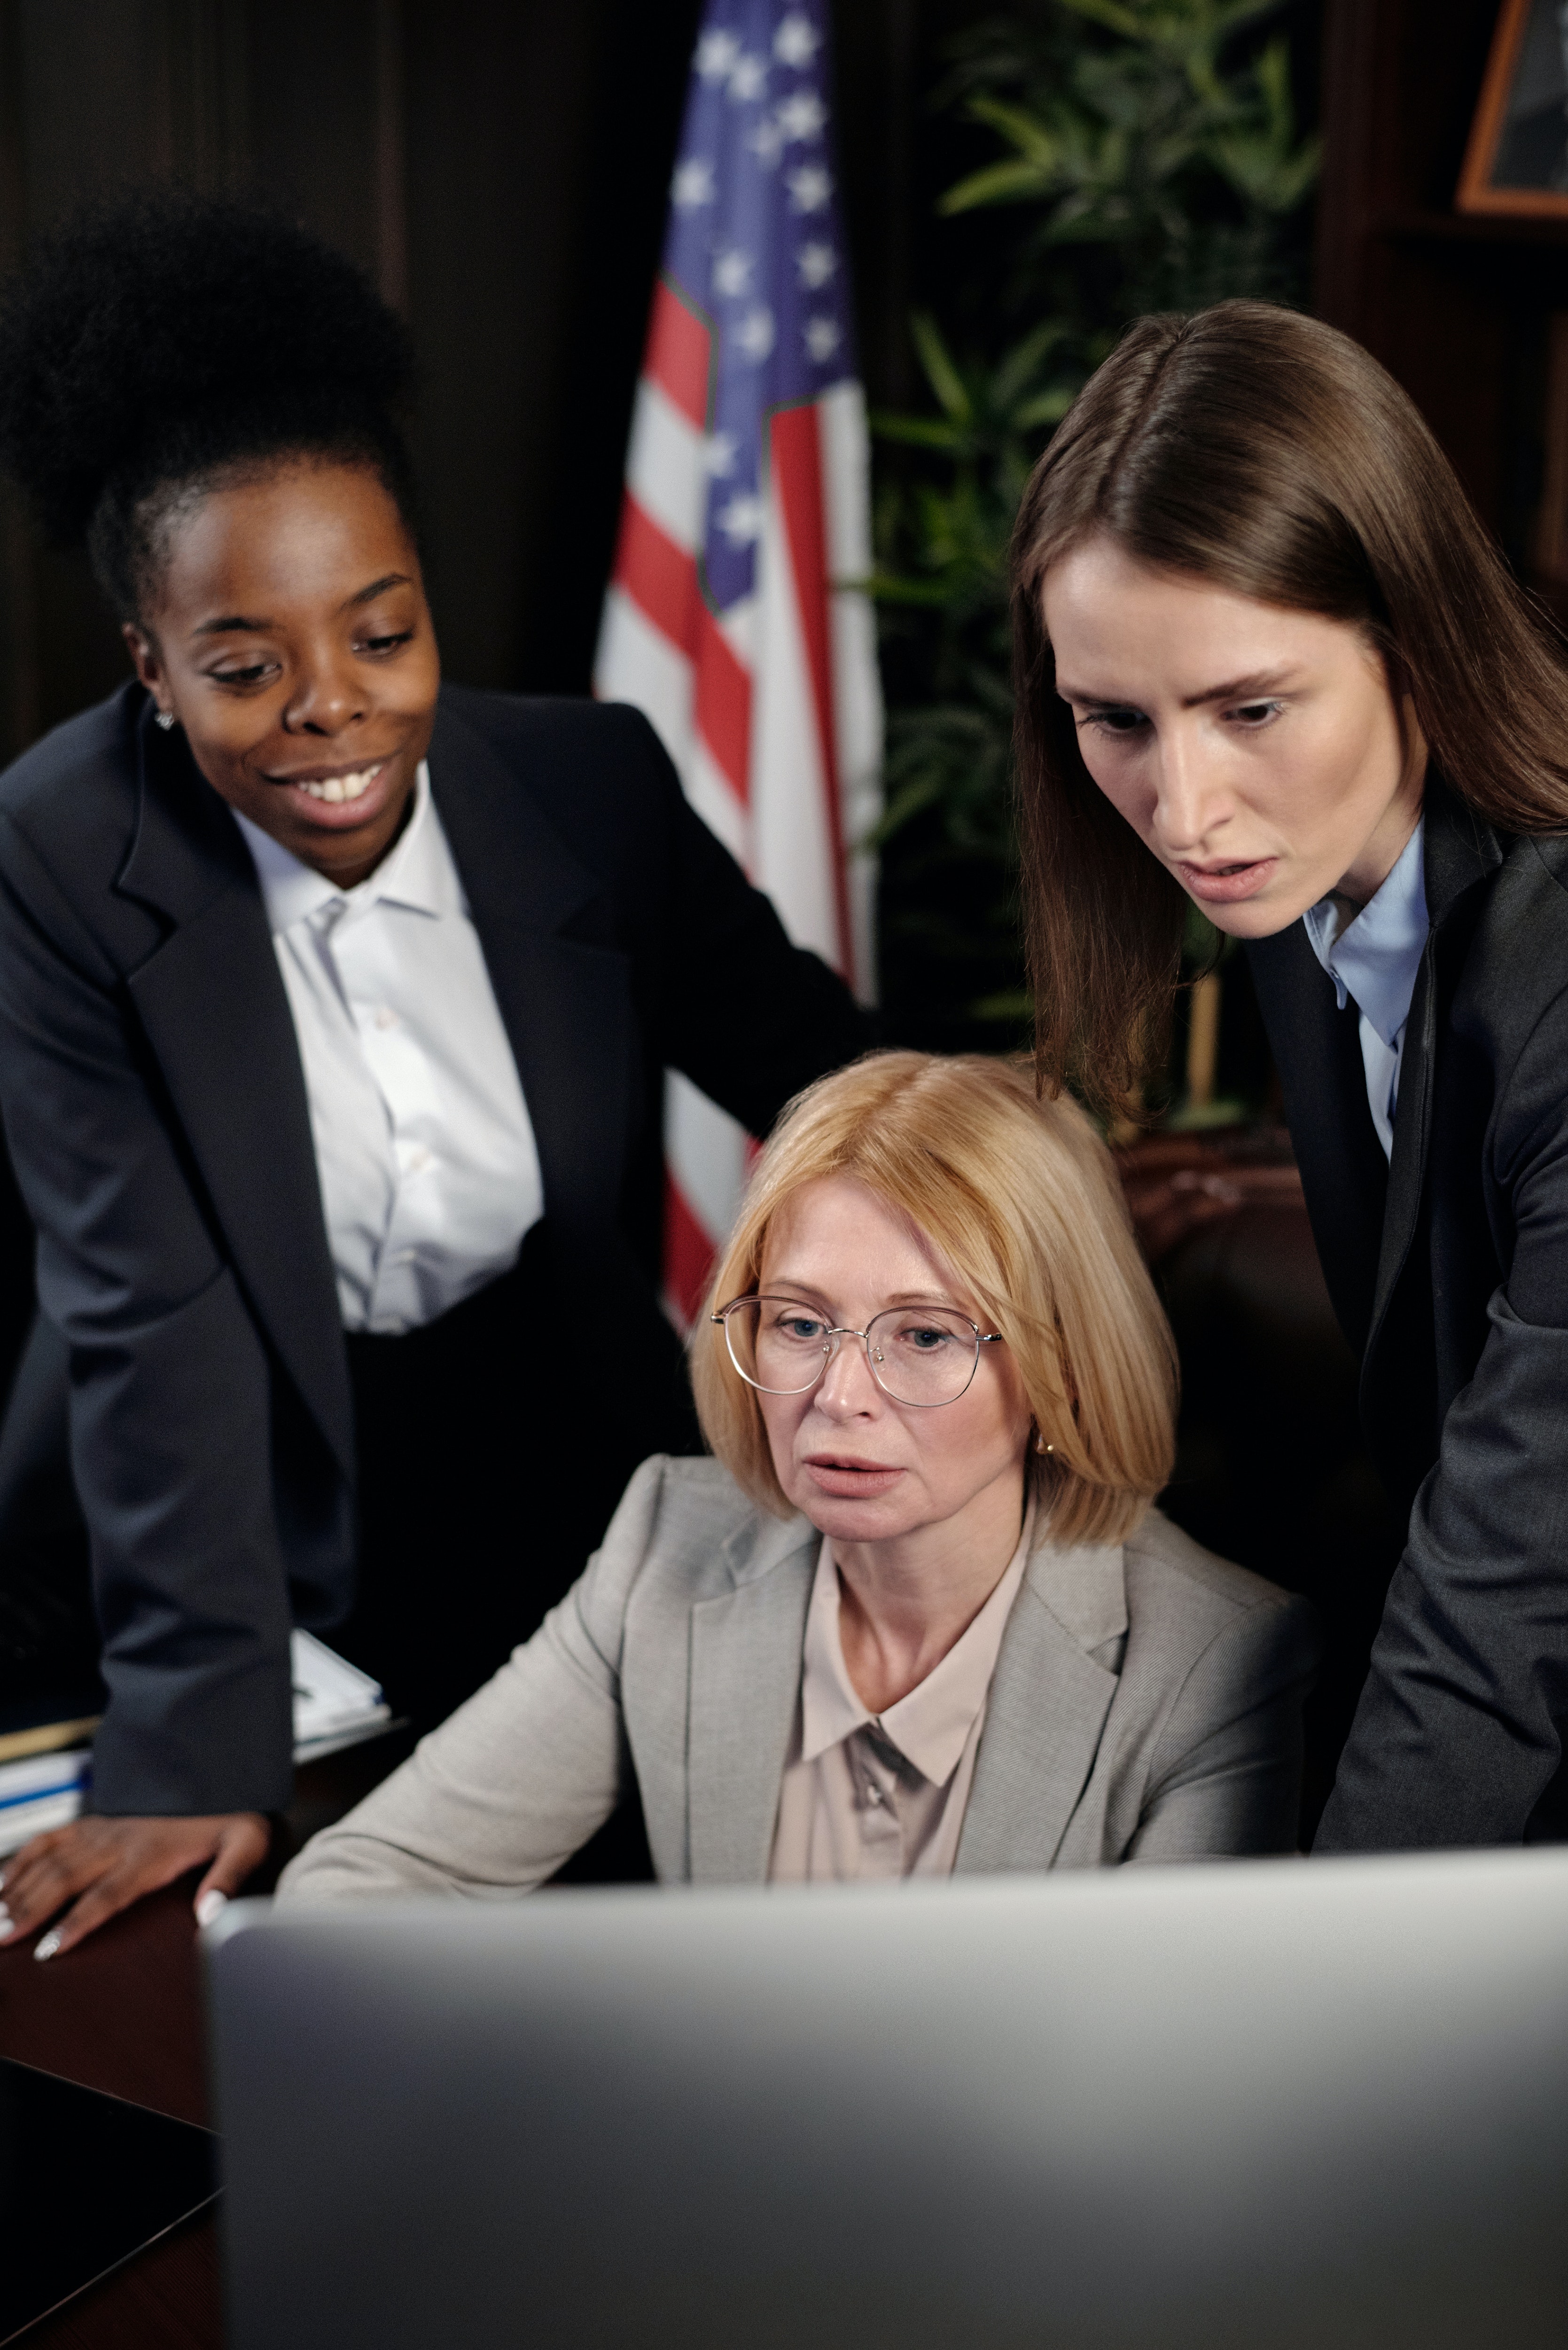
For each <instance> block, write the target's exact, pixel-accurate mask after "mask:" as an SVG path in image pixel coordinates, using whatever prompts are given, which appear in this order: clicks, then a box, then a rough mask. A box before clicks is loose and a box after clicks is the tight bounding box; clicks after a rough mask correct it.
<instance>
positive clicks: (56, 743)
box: [0, 686, 869, 1813]
mask: <svg viewBox="0 0 1568 2350" xmlns="http://www.w3.org/2000/svg"><path fill="white" fill-rule="evenodd" d="M430 760H431V786H432V790H433V793H434V795H435V799H436V803H437V806H439V808H440V811H441V822H442V824H443V826H444V827H445V829H446V833H447V837H448V838H449V840H450V842H451V844H452V853H453V855H454V857H455V858H456V860H457V864H458V867H459V869H460V871H461V873H462V880H463V886H464V889H465V890H466V892H467V895H468V899H469V902H470V906H471V909H472V917H473V921H474V924H475V927H476V929H477V930H478V932H479V935H480V940H481V942H482V944H483V950H484V956H485V962H486V964H487V966H488V968H489V972H490V977H491V982H492V984H493V987H494V990H495V994H496V999H497V1002H498V1003H499V1005H500V1009H501V1014H502V1018H503V1020H504V1024H505V1027H506V1032H507V1035H508V1037H509V1039H510V1041H511V1045H512V1050H513V1053H514V1056H515V1058H516V1062H517V1067H518V1071H519V1074H520V1076H521V1077H522V1081H523V1088H524V1095H525V1097H526V1099H527V1103H528V1109H529V1115H530V1118H531V1119H532V1121H533V1126H534V1131H535V1139H536V1140H537V1144H538V1150H539V1158H540V1163H541V1167H542V1170H543V1175H544V1189H545V1222H544V1226H543V1227H542V1230H543V1231H544V1232H545V1233H546V1234H548V1235H549V1237H550V1242H551V1245H552V1248H553V1251H554V1254H555V1258H556V1264H557V1267H558V1270H559V1276H560V1277H559V1282H558V1287H559V1289H560V1291H561V1292H562V1294H563V1295H567V1296H574V1295H575V1296H577V1297H585V1296H594V1297H597V1296H602V1295H608V1294H612V1293H619V1294H620V1295H623V1296H626V1297H628V1298H629V1299H630V1300H631V1301H632V1308H631V1311H630V1312H629V1314H628V1336H627V1338H626V1341H625V1344H626V1347H627V1350H628V1352H627V1357H626V1371H625V1378H624V1380H623V1383H622V1387H621V1390H620V1394H619V1395H618V1396H617V1397H614V1398H611V1397H610V1396H608V1395H607V1394H606V1397H605V1419H606V1423H607V1440H608V1441H609V1442H610V1444H611V1447H612V1449H614V1448H616V1447H617V1446H618V1448H619V1450H621V1451H624V1452H625V1453H626V1455H627V1456H628V1457H627V1458H626V1459H625V1461H624V1464H622V1463H620V1462H617V1463H616V1464H615V1466H616V1467H617V1468H618V1470H619V1472H620V1473H621V1474H623V1475H625V1474H629V1472H630V1470H631V1468H632V1467H633V1466H634V1465H635V1462H636V1460H637V1459H638V1458H639V1457H641V1455H642V1454H643V1453H645V1452H646V1451H649V1449H651V1448H655V1447H657V1446H658V1445H659V1444H660V1443H661V1442H663V1441H665V1440H666V1439H667V1438H668V1437H670V1436H671V1435H675V1436H679V1435H680V1434H682V1433H685V1432H686V1431H688V1430H689V1429H690V1419H689V1417H688V1415H689V1411H690V1406H689V1402H688V1401H687V1400H686V1398H685V1389H684V1374H683V1367H682V1365H681V1360H680V1348H679V1347H678V1345H677V1342H676V1340H675V1338H674V1336H673V1334H672V1332H671V1331H670V1328H669V1326H668V1324H667V1323H666V1321H665V1319H664V1316H663V1315H662V1314H661V1313H660V1311H659V1305H658V1300H657V1282H658V1255H659V1221H660V1188H661V1172H660V1170H661V1149H660V1133H659V1128H660V1100H661V1071H662V1069H663V1067H664V1066H666V1065H670V1066H674V1067H677V1068H680V1069H682V1070H684V1071H685V1072H686V1074H687V1075H688V1076H691V1078H692V1079H693V1081H694V1082H695V1083H696V1084H697V1085H699V1086H700V1087H701V1088H702V1089H703V1091H704V1092H706V1093H708V1094H709V1095H711V1097H712V1098H713V1099H714V1100H716V1101H718V1102H719V1103H720V1104H722V1106H723V1107H725V1108H727V1109H729V1110H730V1111H732V1113H733V1114H734V1115H735V1116H736V1117H737V1118H741V1119H742V1121H743V1122H744V1123H745V1124H746V1126H747V1127H749V1128H751V1130H752V1131H753V1133H757V1134H763V1133H765V1132H766V1131H767V1129H768V1128H769V1126H770V1125H771V1124H772V1122H773V1120H774V1118H775V1116H776V1115H777V1113H778V1111H779V1109H780V1108H781V1107H782V1106H783V1104H784V1102H785V1101H786V1100H787V1099H788V1098H789V1097H790V1095H791V1094H793V1093H794V1091H795V1090H796V1089H797V1088H798V1087H801V1086H803V1085H805V1084H806V1083H807V1082H808V1081H809V1080H810V1079H812V1078H813V1077H815V1076H819V1075H821V1074H822V1073H823V1072H824V1071H825V1070H826V1069H829V1068H832V1067H835V1066H837V1065H839V1064H840V1063H842V1062H843V1061H845V1060H847V1059H849V1058H852V1057H853V1056H854V1055H856V1054H857V1052H859V1051H861V1050H862V1049H863V1048H864V1046H865V1045H866V1044H867V1042H868V1041H869V1037H868V1031H867V1023H866V1020H865V1017H864V1015H863V1014H861V1013H860V1012H859V1011H858V1010H857V1007H856V1006H855V1004H854V1003H853V1001H852V1000H851V998H850V996H849V994H848V993H847V991H846V989H845V988H844V986H843V985H842V983H840V982H839V981H838V980H837V979H836V977H835V976H834V975H833V974H832V973H831V972H829V971H828V970H827V969H826V966H825V965H824V964H822V963H821V962H818V961H817V959H816V958H815V956H812V955H809V954H805V953H803V952H800V951H797V950H796V949H794V947H792V946H791V945H790V943H789V941H788V940H787V939H786V937H785V935H784V931H783V929H782V928H781V926H780V924H779V921H778V920H777V917H776V916H775V915H774V911H773V909H772V908H771V906H770V905H769V904H768V902H767V900H766V899H764V898H763V897H762V896H761V895H760V894H759V893H758V892H757V891H756V890H754V889H752V888H751V887H750V886H749V885H748V883H747V882H746V880H745V879H744V877H743V875H742V873H741V871H740V869H739V868H738V867H737V866H736V865H735V863H734V862H733V860H732V858H730V856H729V855H728V854H727V852H726V851H725V850H724V849H723V848H722V847H720V845H719V843H718V842H717V841H716V840H715V839H714V838H713V837H712V835H711V833H709V832H708V831H707V830H706V828H705V827H703V826H702V824H701V822H700V821H699V819H698V818H697V817H696V816H694V815H693V814H692V812H691V809H690V807H689V806H688V805H687V803H686V801H685V799H684V798H683V796H682V795H681V792H680V785H679V783H678V781H677V778H676V775H675V773H674V770H673V768H672V767H671V766H670V762H669V760H668V759H667V758H666V756H665V754H664V752H663V750H662V749H661V747H660V746H659V742H658V739H657V737H656V736H655V734H654V733H653V731H652V729H651V728H650V727H649V724H648V723H647V721H646V720H645V719H644V718H643V717H641V716H640V714H639V713H638V712H634V711H632V710H629V709H625V708H619V707H602V706H597V705H595V704H593V703H590V702H551V701H523V700H514V699H512V698H510V697H506V696H503V695H499V694H488V693H475V692H470V691H462V690H460V689H457V688H453V687H446V688H444V689H443V690H442V692H441V705H440V712H439V715H438V717H437V721H436V728H435V735H434V739H433V742H432V743H431V754H430ZM0 1110H3V1114H4V1118H5V1133H6V1137H7V1139H8V1141H9V1144H10V1149H11V1153H12V1157H13V1160H14V1163H15V1166H16V1175H17V1180H18V1181H19V1183H20V1186H21V1189H22V1192H23V1196H24V1198H25V1199H26V1204H27V1207H28V1210H29V1211H30V1213H31V1215H32V1217H33V1219H34V1222H35V1223H36V1228H37V1235H38V1249H37V1279H38V1299H39V1323H38V1326H37V1328H36V1333H35V1337H34V1340H33V1342H32V1343H31V1345H30V1347H29V1357H28V1359H27V1360H25V1362H24V1365H23V1368H22V1372H21V1374H20V1375H19V1378H18V1381H17V1388H16V1398H15V1401H14V1405H13V1415H12V1416H13V1419H23V1420H25V1421H26V1423H27V1425H28V1426H29V1427H33V1426H35V1425H36V1427H37V1428H39V1429H40V1430H42V1429H44V1428H46V1426H47V1421H48V1418H49V1413H48V1409H47V1388H48V1385H49V1378H50V1373H51V1366H53V1365H57V1366H58V1367H59V1371H60V1374H61V1376H62V1377H63V1376H64V1374H65V1372H66V1370H67V1367H68V1379H69V1429H70V1458H71V1465H72V1471H73V1473H74V1478H75V1483H76V1488H77V1492H78V1497H79V1500H80V1503H81V1507H82V1511H83V1513H84V1515H85V1517H86V1520H87V1523H88V1532H89V1535H90V1539H91V1550H92V1561H93V1576H94V1588H95V1596H96V1601H97V1606H98V1611H99V1624H100V1628H101V1632H102V1638H103V1672H104V1678H105V1680H106V1682H107V1685H108V1688H109V1707H108V1711H107V1714H106V1718H105V1721H104V1723H103V1727H102V1729H101V1731H99V1737H98V1741H97V1744H96V1748H95V1754H94V1771H95V1783H96V1801H97V1803H98V1805H99V1808H100V1809H103V1810H106V1811H110V1812H143V1811H145V1812H154V1813H158V1812H167V1813H179V1812H188V1813H206V1812H219V1811H229V1810H237V1809H252V1808H254V1809H259V1810H266V1809H270V1808H275V1807H277V1806H279V1805H281V1804H284V1803H286V1801H287V1799H288V1794H289V1788H290V1692H289V1672H288V1635H289V1629H290V1625H291V1621H299V1622H303V1623H306V1624H313V1625H317V1626H329V1625H330V1624H331V1623H333V1622H334V1621H336V1620H338V1619H339V1618H341V1617H342V1616H343V1615H344V1614H345V1613H346V1612H347V1611H348V1607H349V1604H350V1601H351V1598H352V1596H353V1576H354V1548H355V1542H354V1473H355V1471H354V1430H353V1416H352V1407H351V1398H350V1392H349V1386H348V1370H347V1359H346V1349H345V1346H344V1340H343V1333H342V1329H341V1326H340V1323H339V1318H338V1308H337V1293H336V1286H335V1282H334V1277H333V1269H332V1263H331V1259H330V1255H329V1252H328V1245H327V1233H326V1229H325V1225H324V1222H323V1217H322V1210H321V1195H320V1190H319V1186H318V1183H317V1171H316V1162H315V1155H314V1150H313V1147H312V1141H311V1132H310V1119H309V1113H308V1109H307V1106H306V1092H305V1084H304V1078H303V1076H302V1073H301V1068H300V1063H299V1055H298V1052H297V1049H296V1042H295V1035H294V1027H293V1023H292V1020H291V1018H290V1015H289V1010H288V1003H287V999H286V995H285V993H284V988H283V983H282V980H281V978H280V976H279V973H278V970H277V965H276V962H275V958H274V953H273V947H272V941H271V939H270V936H269V933H268V930H267V924H266V919H265V912H264V909H263V903H262V899H261V894H260V890H259V889H258V886H257V883H256V879H255V875H254V868H253V866H252V863H251V859H250V856H249V853H248V851H247V850H246V848H245V846H244V840H243V838H242V837H241V834H240V831H239V827H238V826H237V825H236V824H235V823H234V818H233V816H232V815H231V814H230V812H229V810H228V808H227V807H226V806H225V805H224V804H223V801H222V800H221V799H220V798H219V797H218V795H216V793H214V792H213V790H212V789H211V788H210V787H209V785H207V784H206V783H205V782H204V781H203V779H202V776H201V775H199V773H198V772H197V770H196V767H195V765H194V764H193V762H192V759H191V756H190V754H189V752H188V750H187V748H186V746H185V743H184V740H183V737H182V735H181V734H179V733H173V734H170V735H164V734H163V733H161V732H160V731H159V730H158V729H157V728H155V727H154V726H153V725H152V724H151V705H150V703H149V702H148V700H147V697H146V696H145V694H144V693H143V692H142V691H141V690H140V687H137V686H130V687H127V688H126V689H125V690H124V691H122V692H120V693H119V694H117V695H116V696H115V697H114V698H113V699H112V700H111V701H109V702H105V703H103V704H102V705H100V706H99V708H98V709H95V710H91V711H88V712H86V713H85V714H84V715H83V716H81V717H79V718H77V719H74V720H72V721H71V722H70V723H69V724H67V725H65V726H62V727H60V728H59V729H57V731H56V732H55V733H52V734H50V735H49V736H48V737H47V739H46V740H45V741H44V742H42V743H38V744H37V745H36V747H35V748H34V749H33V750H31V751H29V752H28V753H27V754H26V756H25V757H24V758H22V759H20V760H18V761H17V762H16V764H15V765H13V766H12V767H10V768H9V769H7V770H6V772H5V775H3V776H0ZM572 1327H577V1325H572ZM584 1368H585V1373H587V1372H588V1371H589V1370H591V1371H592V1373H593V1375H594V1378H595V1389H594V1391H595V1392H598V1393H604V1388H603V1382H602V1378H599V1377H598V1373H599V1370H600V1366H598V1365H597V1364H596V1365H592V1366H588V1365H585V1366H584ZM628 1397H629V1398H631V1399H633V1401H632V1403H631V1405H630V1407H629V1408H628V1405H627V1402H626V1399H627V1398H628ZM8 1436H10V1437H11V1438H12V1440H11V1441H9V1442H8V1445H7V1447H6V1448H5V1450H6V1461H5V1462H0V1467H5V1466H7V1465H8V1466H9V1469H10V1471H11V1472H12V1473H13V1474H20V1473H23V1471H22V1470H21V1469H19V1468H18V1464H17V1462H16V1459H15V1457H14V1456H15V1455H16V1451H17V1450H18V1447H17V1443H16V1441H15V1440H14V1431H8ZM688 1440H689V1439H688ZM22 1449H24V1450H25V1449H26V1448H25V1447H24V1448H22ZM521 1490H522V1489H521V1485H520V1495H521Z"/></svg>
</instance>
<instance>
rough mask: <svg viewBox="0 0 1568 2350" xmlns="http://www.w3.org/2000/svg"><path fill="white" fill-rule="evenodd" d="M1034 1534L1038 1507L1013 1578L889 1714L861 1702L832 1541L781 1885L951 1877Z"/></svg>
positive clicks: (818, 1595)
mask: <svg viewBox="0 0 1568 2350" xmlns="http://www.w3.org/2000/svg"><path fill="white" fill-rule="evenodd" d="M1033 1532H1034V1510H1033V1503H1031V1504H1030V1507H1029V1509H1028V1510H1027V1511H1026V1512H1025V1513H1024V1520H1023V1533H1022V1534H1020V1535H1019V1537H1018V1547H1017V1549H1016V1550H1015V1551H1014V1552H1013V1554H1012V1559H1011V1560H1010V1562H1009V1564H1008V1567H1007V1571H1006V1573H1005V1574H1004V1575H1003V1576H1002V1580H1001V1582H1000V1583H999V1584H998V1585H997V1586H996V1588H995V1590H994V1591H993V1592H992V1595H991V1596H990V1598H989V1599H988V1600H987V1601H986V1603H985V1605H984V1607H982V1608H981V1611H980V1613H979V1615H978V1616H976V1617H975V1618H974V1620H973V1622H972V1623H971V1624H970V1625H968V1626H967V1627H966V1628H965V1630H964V1631H963V1633H962V1634H961V1637H960V1638H958V1639H957V1640H955V1641H954V1643H953V1645H952V1647H951V1648H950V1649H949V1650H948V1652H947V1655H946V1656H945V1657H943V1658H942V1659H940V1662H939V1663H937V1664H935V1665H933V1666H932V1668H931V1669H930V1671H929V1673H928V1674H927V1675H926V1678H925V1679H924V1680H923V1681H920V1682H919V1683H918V1684H917V1686H916V1687H915V1688H914V1689H912V1690H910V1691H909V1695H908V1696H907V1697H901V1698H900V1699H899V1700H898V1704H897V1705H890V1706H889V1707H888V1710H887V1711H886V1712H885V1713H883V1714H880V1715H877V1714H873V1713H871V1712H870V1711H868V1710H867V1707H866V1706H865V1705H863V1704H862V1702H861V1700H860V1699H859V1698H858V1697H857V1694H856V1691H855V1686H854V1683H853V1682H852V1681H851V1680H850V1678H849V1674H848V1671H847V1669H846V1666H845V1662H844V1648H843V1644H842V1642H841V1641H840V1639H839V1636H838V1607H839V1584H838V1568H837V1565H836V1562H835V1560H834V1555H833V1544H831V1543H830V1542H829V1541H827V1539H826V1537H824V1540H823V1544H822V1548H821V1551H820V1552H819V1553H818V1555H817V1562H816V1576H815V1581H814V1583H813V1584H812V1587H811V1598H810V1601H809V1603H808V1605H807V1607H806V1617H805V1641H804V1643H803V1646H802V1653H801V1676H800V1701H799V1704H798V1705H797V1707H796V1709H795V1725H794V1736H793V1737H792V1739H791V1741H790V1747H789V1752H788V1756H787V1758H786V1760H785V1763H784V1782H783V1784H782V1785H781V1787H780V1789H779V1809H778V1820H777V1824H776V1825H775V1827H774V1848H773V1856H772V1858H771V1860H770V1862H769V1864H768V1877H769V1881H770V1883H772V1884H774V1885H801V1884H813V1883H819V1882H825V1881H828V1880H842V1879H844V1878H846V1877H882V1878H894V1877H950V1876H951V1875H952V1867H953V1862H954V1860H955V1859H956V1858H957V1856H958V1846H959V1835H960V1832H961V1829H962V1827H963V1820H964V1814H965V1812H966V1811H967V1810H968V1808H969V1794H970V1787H971V1783H972V1781H973V1778H974V1763H975V1757H976V1755H977V1754H978V1753H979V1752H980V1740H981V1731H982V1730H983V1729H984V1727H985V1710H986V1705H987V1702H988V1700H989V1699H990V1696H991V1681H992V1674H993V1673H994V1672H995V1670H996V1659H997V1658H998V1656H999V1655H1000V1653H1001V1649H1002V1634H1003V1633H1004V1632H1005V1631H1006V1629H1007V1619H1008V1617H1009V1616H1010V1615H1011V1614H1012V1603H1013V1601H1014V1600H1015V1599H1016V1598H1017V1596H1018V1593H1019V1589H1020V1587H1021V1586H1022V1584H1023V1570H1024V1568H1025V1567H1026V1566H1027V1565H1028V1563H1029V1554H1030V1550H1031V1548H1032V1546H1033Z"/></svg>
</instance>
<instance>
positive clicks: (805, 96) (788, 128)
mask: <svg viewBox="0 0 1568 2350" xmlns="http://www.w3.org/2000/svg"><path fill="white" fill-rule="evenodd" d="M774 121H775V122H776V123H777V124H778V127H779V129H780V130H782V131H783V132H784V139H785V141H786V143H787V142H789V141H792V140H809V139H820V138H821V136H822V134H823V131H824V130H825V129H826V124H827V109H826V106H824V104H823V102H822V100H821V99H820V98H818V96H817V94H816V92H815V90H814V89H797V90H796V91H795V93H794V97H793V98H786V99H784V103H783V104H782V105H781V106H778V107H775V108H774Z"/></svg>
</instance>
